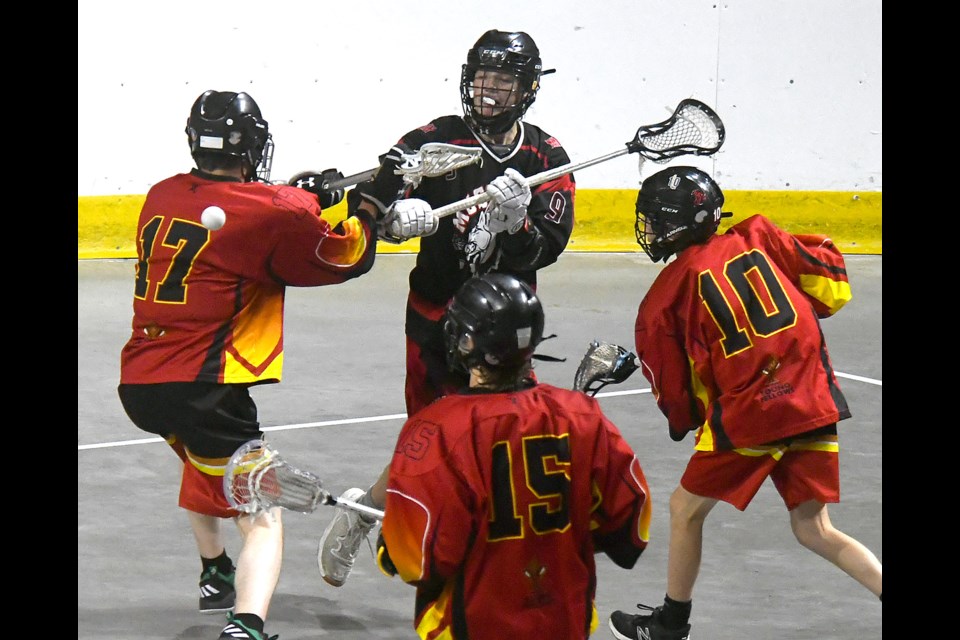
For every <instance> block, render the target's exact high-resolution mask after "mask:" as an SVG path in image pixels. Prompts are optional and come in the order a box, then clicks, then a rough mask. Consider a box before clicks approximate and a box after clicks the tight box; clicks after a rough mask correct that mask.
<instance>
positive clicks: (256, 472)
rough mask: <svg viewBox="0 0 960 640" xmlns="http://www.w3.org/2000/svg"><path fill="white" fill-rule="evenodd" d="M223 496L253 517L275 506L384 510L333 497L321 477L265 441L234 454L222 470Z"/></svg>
mask: <svg viewBox="0 0 960 640" xmlns="http://www.w3.org/2000/svg"><path fill="white" fill-rule="evenodd" d="M223 495H224V496H225V497H226V498H227V502H229V503H230V506H231V507H232V508H234V509H236V510H237V511H242V512H244V513H249V514H251V515H253V516H258V515H260V514H262V513H264V512H266V511H268V510H269V509H271V508H273V507H282V508H284V509H289V510H290V511H299V512H300V513H313V512H314V511H315V510H316V509H317V507H318V506H319V505H321V504H324V505H330V506H335V507H338V506H339V507H346V508H348V509H352V510H354V511H359V512H361V513H366V514H368V515H371V516H373V517H375V518H377V519H381V520H382V519H383V511H380V510H378V509H373V508H371V507H368V506H365V505H362V504H358V503H356V502H353V501H351V500H343V499H340V498H336V497H334V496H333V495H331V494H330V492H329V491H327V490H326V489H324V488H323V483H322V482H321V481H320V478H318V477H317V476H316V475H314V474H312V473H310V472H309V471H303V470H302V469H298V468H296V467H294V466H292V465H291V464H290V463H288V462H287V461H286V460H284V459H283V458H282V457H281V456H280V454H279V453H278V452H277V450H276V449H274V448H273V447H271V446H270V445H269V444H267V443H266V442H264V441H263V440H250V441H249V442H247V443H245V444H243V445H241V446H240V447H239V448H238V449H237V450H236V451H235V452H234V454H233V456H231V458H230V461H229V462H228V463H227V467H226V470H225V471H224V473H223Z"/></svg>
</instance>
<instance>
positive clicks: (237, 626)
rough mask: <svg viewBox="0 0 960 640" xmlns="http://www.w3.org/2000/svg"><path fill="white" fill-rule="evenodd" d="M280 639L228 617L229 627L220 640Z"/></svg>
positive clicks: (224, 630)
mask: <svg viewBox="0 0 960 640" xmlns="http://www.w3.org/2000/svg"><path fill="white" fill-rule="evenodd" d="M279 637H280V636H268V635H267V634H266V633H260V632H259V631H256V630H254V629H250V628H248V627H247V626H246V625H245V624H243V623H242V622H240V621H239V620H236V619H235V618H234V617H233V616H232V615H227V626H225V627H224V628H223V631H221V632H220V638H219V640H277V639H278V638H279Z"/></svg>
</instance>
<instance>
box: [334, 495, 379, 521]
mask: <svg viewBox="0 0 960 640" xmlns="http://www.w3.org/2000/svg"><path fill="white" fill-rule="evenodd" d="M324 504H328V505H332V506H335V507H345V508H347V509H351V510H353V511H359V512H360V513H365V514H367V515H369V516H373V517H374V518H376V519H377V520H383V511H381V510H380V509H374V508H373V507H368V506H366V505H363V504H360V503H359V502H354V501H353V500H344V499H343V498H335V497H333V496H332V495H330V494H327V499H326V500H324Z"/></svg>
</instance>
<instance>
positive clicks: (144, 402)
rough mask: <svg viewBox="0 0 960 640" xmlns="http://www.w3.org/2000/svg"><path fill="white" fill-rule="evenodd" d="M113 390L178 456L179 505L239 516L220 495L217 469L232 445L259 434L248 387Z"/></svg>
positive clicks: (132, 415) (143, 425) (132, 386)
mask: <svg viewBox="0 0 960 640" xmlns="http://www.w3.org/2000/svg"><path fill="white" fill-rule="evenodd" d="M118 393H119V394H120V400H121V402H122V403H123V407H124V410H126V412H127V415H128V416H129V417H130V419H131V420H132V421H133V423H134V424H135V425H137V427H138V428H140V429H142V430H143V431H146V432H148V433H155V434H158V435H160V436H163V438H164V439H165V440H166V441H167V444H169V445H170V447H171V448H173V450H174V452H175V453H176V454H177V456H179V458H180V459H181V460H183V474H182V477H181V480H180V502H179V504H180V506H181V507H183V508H184V509H188V510H190V511H193V512H196V513H201V514H204V515H210V516H215V517H219V518H233V517H235V516H238V515H240V514H239V513H238V512H237V511H235V510H234V509H231V508H230V505H229V504H228V503H227V499H226V497H224V495H223V473H224V470H225V469H226V465H227V462H229V461H230V456H231V455H233V452H234V451H236V450H237V447H239V446H240V445H242V444H243V443H245V442H247V441H249V440H254V439H257V438H260V437H262V435H263V433H262V432H261V431H260V423H259V422H258V421H257V407H256V404H255V403H254V401H253V398H251V397H250V392H249V389H248V386H247V385H229V384H212V383H199V382H168V383H161V384H140V385H137V384H130V385H125V384H121V385H120V386H119V387H118Z"/></svg>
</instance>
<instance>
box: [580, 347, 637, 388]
mask: <svg viewBox="0 0 960 640" xmlns="http://www.w3.org/2000/svg"><path fill="white" fill-rule="evenodd" d="M638 368H639V365H638V364H637V356H636V354H634V353H632V352H630V351H627V350H626V349H624V348H623V347H621V346H618V345H615V344H611V343H609V342H599V341H597V340H594V341H593V342H591V343H590V346H589V347H587V352H586V353H585V354H584V356H583V360H581V361H580V366H579V367H577V373H576V375H574V377H573V390H574V391H583V392H584V393H586V394H588V395H590V396H595V395H597V392H598V391H600V389H602V388H604V387H605V386H607V385H608V384H615V383H618V382H623V381H624V380H626V379H627V378H629V377H630V376H631V375H632V374H633V372H634V371H636V370H637V369H638Z"/></svg>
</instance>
